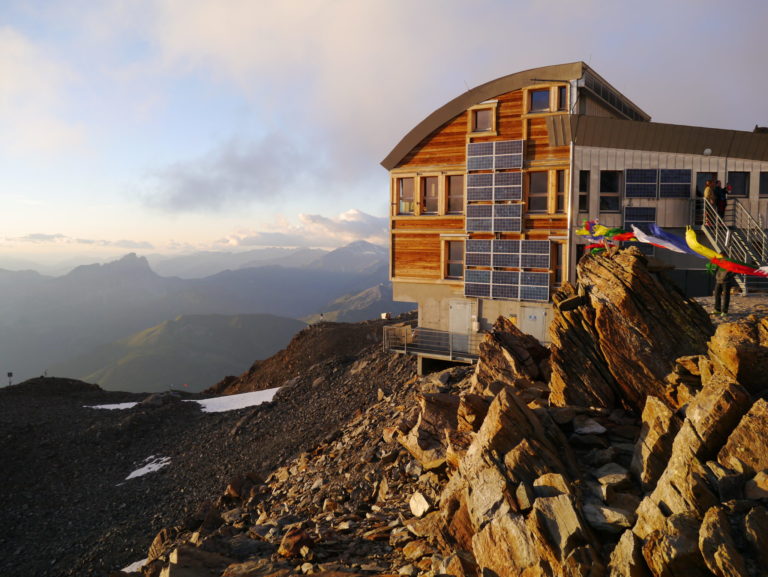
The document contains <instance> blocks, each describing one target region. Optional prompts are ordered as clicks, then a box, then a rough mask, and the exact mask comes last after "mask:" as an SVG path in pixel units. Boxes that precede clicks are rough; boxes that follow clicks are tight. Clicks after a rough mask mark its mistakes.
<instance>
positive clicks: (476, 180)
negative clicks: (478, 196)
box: [467, 172, 493, 188]
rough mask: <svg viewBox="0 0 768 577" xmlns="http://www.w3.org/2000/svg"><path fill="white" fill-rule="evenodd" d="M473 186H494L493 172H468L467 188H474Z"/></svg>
mask: <svg viewBox="0 0 768 577" xmlns="http://www.w3.org/2000/svg"><path fill="white" fill-rule="evenodd" d="M473 186H493V173H492V172H481V173H479V174H477V173H476V174H468V175H467V188H472V187H473Z"/></svg>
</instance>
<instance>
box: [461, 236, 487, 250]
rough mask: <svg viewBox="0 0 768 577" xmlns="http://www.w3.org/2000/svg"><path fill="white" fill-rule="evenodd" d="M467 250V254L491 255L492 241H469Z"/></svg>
mask: <svg viewBox="0 0 768 577" xmlns="http://www.w3.org/2000/svg"><path fill="white" fill-rule="evenodd" d="M464 248H465V250H466V251H467V252H482V253H490V252H491V241H490V240H479V239H474V238H470V239H467V242H466V244H465V247H464Z"/></svg>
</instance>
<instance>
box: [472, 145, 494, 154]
mask: <svg viewBox="0 0 768 577" xmlns="http://www.w3.org/2000/svg"><path fill="white" fill-rule="evenodd" d="M467 156H493V142H470V143H469V144H467Z"/></svg>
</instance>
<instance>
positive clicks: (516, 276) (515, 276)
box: [489, 270, 520, 285]
mask: <svg viewBox="0 0 768 577" xmlns="http://www.w3.org/2000/svg"><path fill="white" fill-rule="evenodd" d="M489 282H490V281H489ZM493 284H515V285H516V284H520V273H519V272H516V271H506V270H495V271H493Z"/></svg>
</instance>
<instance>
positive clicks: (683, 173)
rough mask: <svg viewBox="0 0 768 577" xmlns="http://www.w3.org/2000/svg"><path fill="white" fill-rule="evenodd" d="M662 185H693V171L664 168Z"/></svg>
mask: <svg viewBox="0 0 768 577" xmlns="http://www.w3.org/2000/svg"><path fill="white" fill-rule="evenodd" d="M659 182H661V184H673V183H675V184H691V170H690V169H688V168H662V169H661V174H660V176H659Z"/></svg>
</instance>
